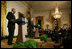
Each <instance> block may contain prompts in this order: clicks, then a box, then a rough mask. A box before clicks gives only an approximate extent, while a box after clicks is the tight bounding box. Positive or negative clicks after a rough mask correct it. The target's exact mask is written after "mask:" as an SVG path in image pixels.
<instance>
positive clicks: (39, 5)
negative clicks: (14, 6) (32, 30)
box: [26, 1, 71, 11]
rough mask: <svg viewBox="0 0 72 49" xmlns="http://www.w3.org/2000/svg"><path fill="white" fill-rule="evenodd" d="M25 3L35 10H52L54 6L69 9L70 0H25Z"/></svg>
mask: <svg viewBox="0 0 72 49" xmlns="http://www.w3.org/2000/svg"><path fill="white" fill-rule="evenodd" d="M26 3H28V4H29V5H30V6H31V7H32V9H34V10H36V11H41V10H54V9H55V7H56V6H58V7H59V9H71V1H26Z"/></svg>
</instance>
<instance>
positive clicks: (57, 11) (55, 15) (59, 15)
mask: <svg viewBox="0 0 72 49" xmlns="http://www.w3.org/2000/svg"><path fill="white" fill-rule="evenodd" d="M52 14H53V17H54V18H55V19H57V18H61V15H62V13H61V12H60V11H59V9H58V7H56V8H55V12H54V13H52Z"/></svg>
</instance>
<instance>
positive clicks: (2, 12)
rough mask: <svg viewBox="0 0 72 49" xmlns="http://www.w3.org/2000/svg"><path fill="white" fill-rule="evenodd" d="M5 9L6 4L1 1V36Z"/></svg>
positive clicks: (3, 30)
mask: <svg viewBox="0 0 72 49" xmlns="http://www.w3.org/2000/svg"><path fill="white" fill-rule="evenodd" d="M6 9H7V2H6V1H1V36H4V35H5V18H6Z"/></svg>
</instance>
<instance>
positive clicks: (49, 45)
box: [1, 38, 55, 48]
mask: <svg viewBox="0 0 72 49" xmlns="http://www.w3.org/2000/svg"><path fill="white" fill-rule="evenodd" d="M27 40H29V38H27ZM34 40H35V41H37V42H39V45H40V48H54V47H53V45H54V44H55V43H54V42H52V41H51V39H50V38H48V42H46V43H43V42H42V41H40V39H34ZM7 41H8V40H7V39H5V40H1V48H12V46H13V45H8V44H7ZM15 41H16V38H13V43H15Z"/></svg>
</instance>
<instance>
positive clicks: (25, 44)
mask: <svg viewBox="0 0 72 49" xmlns="http://www.w3.org/2000/svg"><path fill="white" fill-rule="evenodd" d="M38 46H39V45H38V43H37V42H36V41H35V40H28V41H26V42H23V43H18V44H17V43H15V44H14V45H13V48H38Z"/></svg>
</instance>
